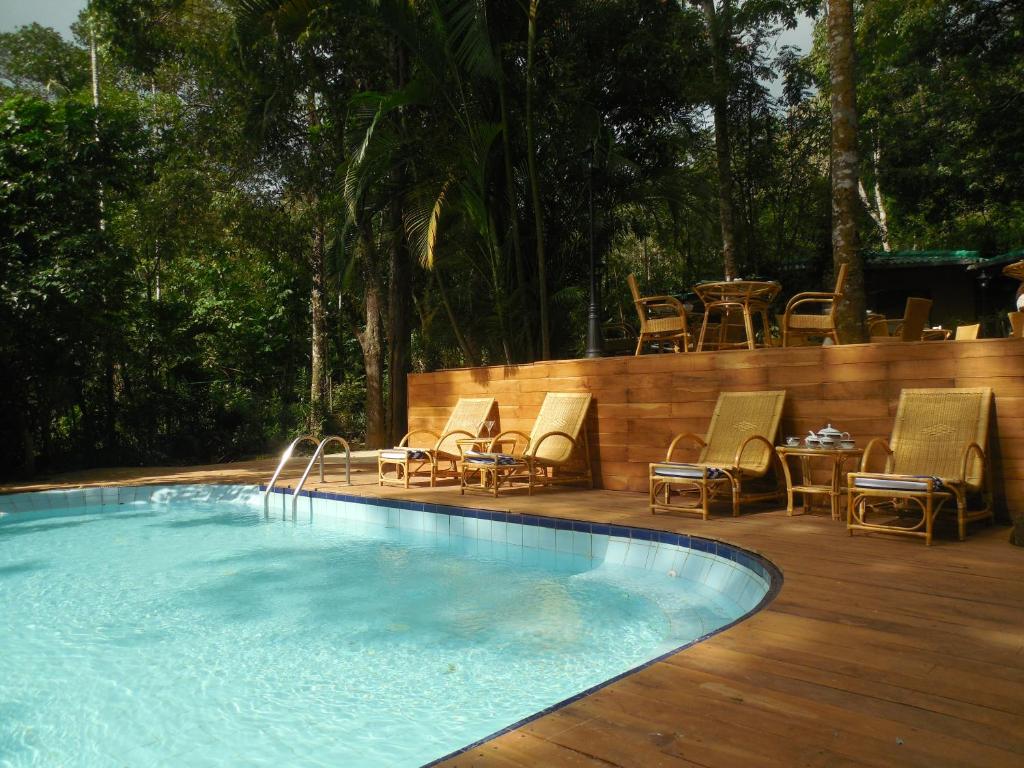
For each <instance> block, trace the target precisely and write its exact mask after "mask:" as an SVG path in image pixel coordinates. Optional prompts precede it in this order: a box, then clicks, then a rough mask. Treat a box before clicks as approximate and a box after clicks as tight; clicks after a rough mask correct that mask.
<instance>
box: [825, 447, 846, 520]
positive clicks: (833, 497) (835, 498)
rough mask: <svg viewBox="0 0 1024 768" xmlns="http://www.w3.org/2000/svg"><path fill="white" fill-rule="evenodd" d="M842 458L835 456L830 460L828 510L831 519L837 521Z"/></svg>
mask: <svg viewBox="0 0 1024 768" xmlns="http://www.w3.org/2000/svg"><path fill="white" fill-rule="evenodd" d="M842 468H843V457H842V456H836V457H835V458H834V459H833V460H832V491H831V493H829V497H828V500H829V508H830V509H831V510H832V519H833V520H838V519H839V476H840V474H841V473H842Z"/></svg>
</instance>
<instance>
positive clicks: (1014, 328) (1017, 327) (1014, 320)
mask: <svg viewBox="0 0 1024 768" xmlns="http://www.w3.org/2000/svg"><path fill="white" fill-rule="evenodd" d="M1006 314H1007V315H1009V317H1010V338H1012V339H1024V312H1007V313H1006Z"/></svg>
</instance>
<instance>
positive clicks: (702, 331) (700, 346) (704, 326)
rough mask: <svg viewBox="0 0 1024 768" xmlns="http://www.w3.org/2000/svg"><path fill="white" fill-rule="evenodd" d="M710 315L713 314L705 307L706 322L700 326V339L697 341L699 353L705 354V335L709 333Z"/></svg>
mask: <svg viewBox="0 0 1024 768" xmlns="http://www.w3.org/2000/svg"><path fill="white" fill-rule="evenodd" d="M709 314H711V313H710V312H708V310H707V308H706V307H705V308H704V322H702V323H701V324H700V338H699V339H698V340H697V351H698V352H703V351H704V334H706V333H707V332H708V315H709Z"/></svg>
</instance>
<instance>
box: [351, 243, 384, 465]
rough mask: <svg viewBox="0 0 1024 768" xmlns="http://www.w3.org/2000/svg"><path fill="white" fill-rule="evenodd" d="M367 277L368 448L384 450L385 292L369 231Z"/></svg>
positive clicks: (363, 341)
mask: <svg viewBox="0 0 1024 768" xmlns="http://www.w3.org/2000/svg"><path fill="white" fill-rule="evenodd" d="M360 248H361V249H362V251H363V253H362V254H361V255H362V263H363V277H364V281H365V284H366V285H365V296H364V299H365V311H366V326H365V327H364V328H363V330H362V331H360V332H357V333H356V338H357V339H358V340H359V346H360V347H361V348H362V350H363V368H364V369H365V371H366V447H367V448H384V447H386V444H387V424H386V419H385V411H384V339H383V332H382V328H383V320H384V306H383V300H384V295H383V294H384V292H383V290H382V288H381V284H380V270H379V264H378V263H377V258H376V253H375V250H374V244H373V239H372V237H371V235H370V233H369V232H365V231H364V232H362V233H361V235H360Z"/></svg>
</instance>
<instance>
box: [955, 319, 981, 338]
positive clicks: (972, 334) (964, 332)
mask: <svg viewBox="0 0 1024 768" xmlns="http://www.w3.org/2000/svg"><path fill="white" fill-rule="evenodd" d="M980 330H981V323H975V324H974V325H958V326H957V327H956V336H955V337H954V338H955V339H956V341H972V340H973V339H976V338H978V332H979V331H980Z"/></svg>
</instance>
